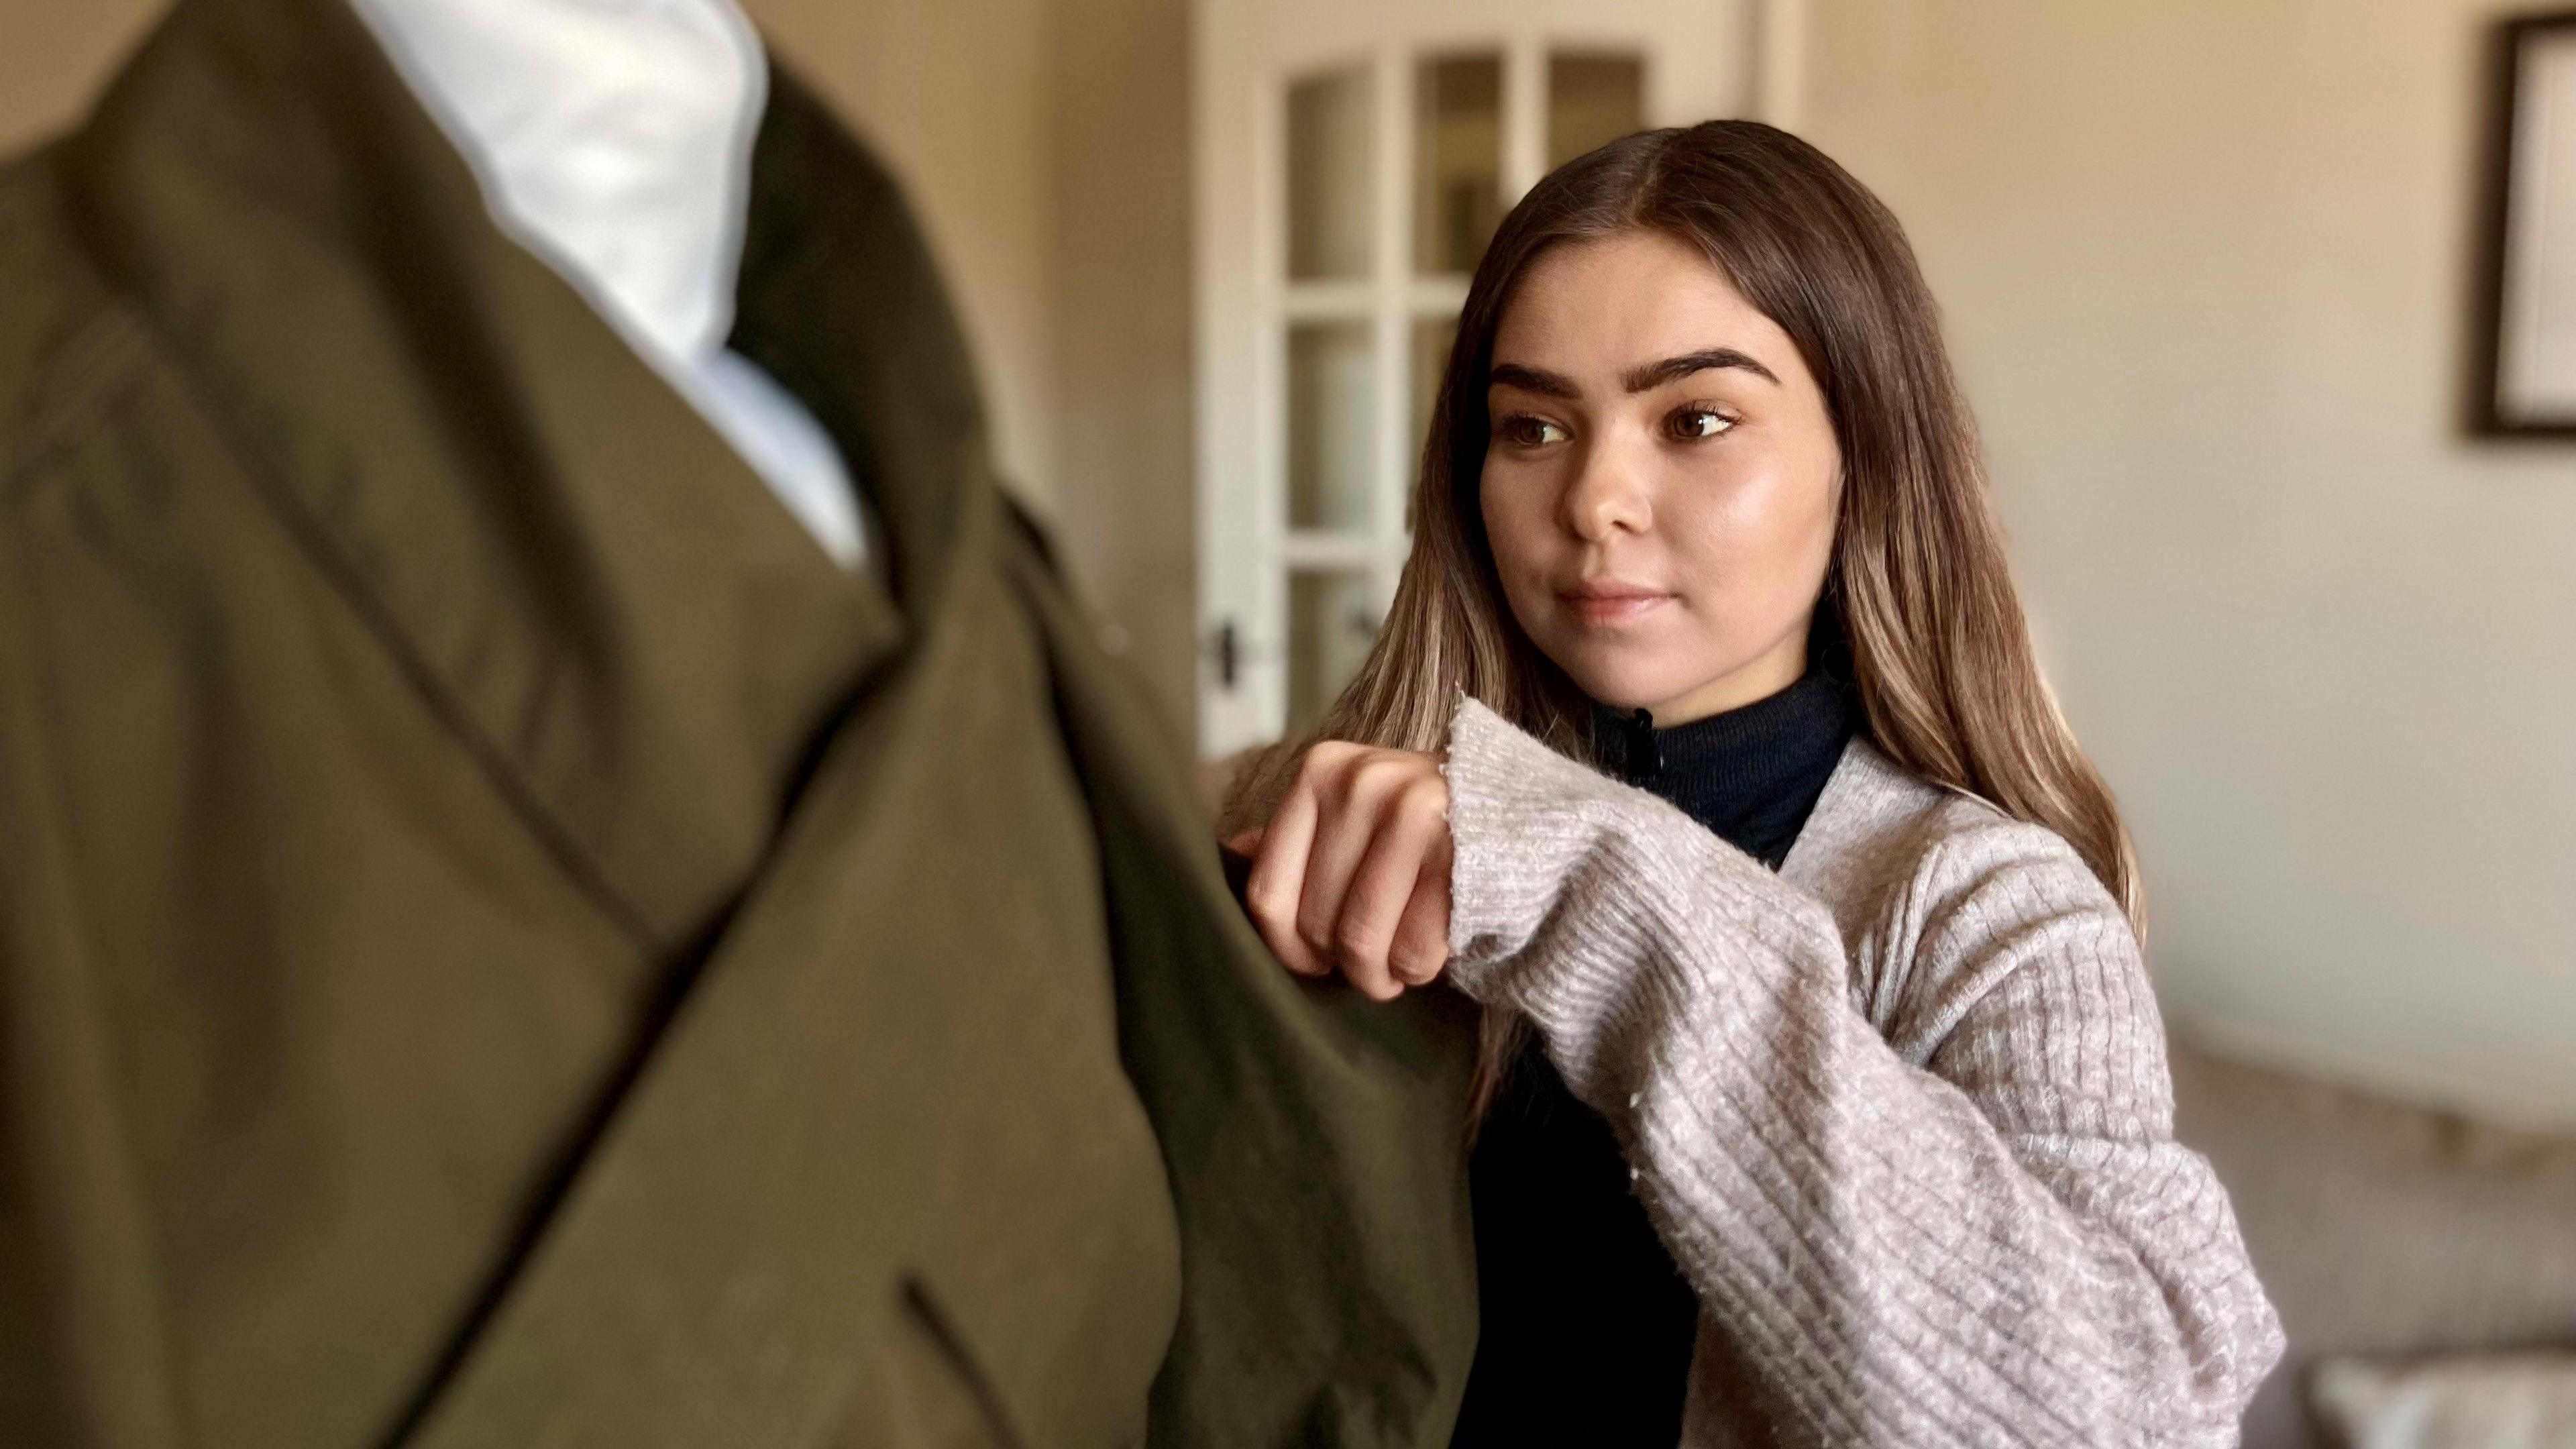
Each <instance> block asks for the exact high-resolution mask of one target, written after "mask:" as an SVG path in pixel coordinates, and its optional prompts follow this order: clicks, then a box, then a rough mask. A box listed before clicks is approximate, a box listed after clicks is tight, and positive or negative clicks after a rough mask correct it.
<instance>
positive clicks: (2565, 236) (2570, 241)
mask: <svg viewBox="0 0 2576 1449" xmlns="http://www.w3.org/2000/svg"><path fill="white" fill-rule="evenodd" d="M2492 85H2493V92H2492V99H2493V111H2492V117H2493V119H2492V128H2493V129H2492V131H2491V133H2490V140H2489V160H2488V168H2489V173H2488V174H2489V184H2488V205H2487V218H2486V220H2487V227H2486V247H2485V257H2484V267H2483V276H2482V279H2481V280H2482V286H2481V289H2480V290H2481V293H2482V295H2481V297H2480V303H2481V310H2482V312H2483V314H2484V315H2483V317H2482V319H2481V320H2482V322H2483V324H2484V325H2483V327H2482V328H2481V329H2480V330H2481V331H2482V333H2483V334H2484V335H2483V338H2482V342H2483V345H2482V346H2480V347H2479V348H2478V349H2477V350H2476V357H2477V362H2478V366H2477V368H2476V373H2475V376H2474V378H2473V381H2472V390H2471V397H2470V406H2471V415H2472V421H2473V423H2474V425H2475V426H2476V429H2477V431H2479V432H2481V433H2485V434H2489V435H2497V436H2543V437H2566V438H2576V10H2568V11H2560V12H2556V13H2553V14H2546V15H2532V16H2525V17H2522V18H2519V19H2515V20H2509V21H2507V22H2505V24H2504V25H2503V26H2502V27H2501V31H2500V34H2499V37H2498V44H2497V50H2496V58H2495V79H2494V81H2493V83H2492Z"/></svg>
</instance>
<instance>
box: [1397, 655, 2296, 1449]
mask: <svg viewBox="0 0 2576 1449" xmlns="http://www.w3.org/2000/svg"><path fill="white" fill-rule="evenodd" d="M1447 772H1448V777H1449V789H1450V824H1451V829H1452V832H1453V834H1454V837H1455V841H1456V860H1455V865H1454V867H1453V870H1454V876H1453V905H1452V915H1451V918H1450V928H1449V929H1450V943H1451V948H1452V951H1453V959H1452V962H1451V965H1450V968H1449V969H1450V972H1451V976H1452V979H1453V980H1454V981H1455V983H1456V984H1457V985H1458V986H1459V988H1460V989H1462V990H1464V991H1465V992H1467V994H1469V995H1470V996H1472V997H1475V998H1476V999H1477V1000H1479V1001H1482V1002H1484V1003H1486V1004H1488V1005H1491V1006H1499V1007H1503V1008H1507V1009H1509V1010H1513V1011H1517V1012H1520V1013H1522V1014H1523V1015H1525V1016H1527V1017H1528V1018H1529V1019H1530V1020H1531V1022H1533V1023H1534V1024H1535V1025H1536V1026H1537V1028H1538V1029H1539V1031H1540V1033H1541V1034H1542V1035H1543V1036H1544V1037H1545V1038H1546V1041H1547V1046H1548V1050H1549V1052H1550V1054H1551V1055H1552V1056H1553V1058H1554V1059H1555V1061H1556V1064H1557V1066H1558V1069H1559V1070H1560V1071H1562V1072H1563V1073H1564V1076H1565V1080H1566V1082H1567V1084H1568V1085H1569V1086H1570V1087H1572V1089H1573V1090H1574V1092H1575V1094H1576V1095H1577V1096H1579V1097H1581V1098H1582V1099H1583V1100H1584V1101H1585V1102H1587V1103H1589V1104H1591V1105H1592V1106H1593V1107H1595V1108H1597V1109H1599V1110H1600V1111H1601V1112H1602V1113H1604V1114H1605V1115H1606V1116H1607V1117H1608V1118H1609V1120H1610V1122H1611V1125H1612V1127H1613V1129H1614V1130H1615V1131H1616V1132H1617V1133H1618V1136H1619V1139H1620V1142H1621V1145H1622V1147H1623V1149H1624V1150H1625V1151H1626V1153H1627V1156H1628V1161H1629V1163H1630V1164H1631V1169H1630V1172H1631V1176H1632V1177H1634V1178H1635V1179H1636V1186H1637V1190H1638V1192H1639V1193H1640V1195H1641V1196H1642V1197H1643V1198H1644V1200H1645V1204H1646V1208H1647V1211H1648V1213H1649V1214H1650V1215H1651V1216H1652V1217H1653V1219H1654V1222H1655V1225H1656V1229H1657V1231H1658V1232H1659V1233H1660V1234H1661V1235H1662V1237H1663V1240H1664V1244H1665V1246H1666V1247H1667V1248H1668V1249H1670V1250H1671V1252H1672V1255H1673V1258H1674V1261H1675V1262H1677V1263H1679V1264H1680V1265H1681V1267H1682V1270H1683V1271H1684V1272H1685V1273H1686V1274H1687V1275H1688V1276H1689V1278H1690V1280H1691V1283H1692V1284H1693V1286H1694V1287H1696V1288H1697V1290H1698V1293H1699V1299H1700V1305H1701V1329H1700V1342H1699V1350H1698V1354H1697V1357H1696V1360H1695V1362H1694V1364H1693V1367H1692V1383H1691V1387H1690V1398H1689V1408H1688V1410H1687V1412H1686V1416H1685V1422H1684V1429H1683V1442H1684V1443H1685V1444H1687V1445H1693V1446H1701V1445H1727V1444H1767V1443H1785V1444H1834V1445H1906V1446H1934V1445H1971V1444H1973V1445H1988V1444H2034V1445H2035V1444H2046V1445H2087V1446H2092V1445H2126V1444H2141V1445H2143V1444H2154V1445H2227V1444H2234V1443H2235V1442H2236V1438H2237V1429H2236V1424H2237V1416H2238V1415H2239V1413H2240V1412H2241V1411H2242V1410H2243V1408H2244V1406H2245V1401H2246V1399H2247V1398H2248V1397H2249V1396H2251V1395H2252V1393H2253V1391H2254V1388H2255V1385H2256V1384H2257V1383H2259V1382H2260V1381H2261V1379H2262V1378H2263V1375H2264V1374H2265V1373H2266V1372H2268V1371H2269V1370H2270V1368H2271V1367H2272V1364H2273V1363H2274V1361H2275V1360H2276V1359H2278V1358H2279V1356H2280V1352H2281V1331H2280V1326H2279V1323H2278V1321H2277V1320H2276V1319H2275V1318H2274V1316H2273V1313H2272V1308H2271V1305H2270V1303H2268V1302H2267V1301H2266V1300H2265V1298H2264V1296H2263V1290H2262V1287H2261V1285H2260V1284H2258V1283H2257V1282H2256V1281H2255V1279H2254V1274H2253V1271H2252V1269H2251V1268H2250V1267H2249V1266H2248V1265H2247V1263H2246V1260H2245V1250H2244V1247H2243V1244H2242V1243H2241V1242H2240V1241H2239V1239H2238V1237H2237V1232H2236V1222H2235V1216H2234V1214H2233V1213H2232V1212H2231V1211H2230V1209H2229V1207H2228V1204H2227V1196H2226V1193H2225V1192H2224V1191H2223V1190H2222V1189H2221V1188H2220V1186H2219V1184H2218V1181H2217V1179H2216V1178H2215V1177H2213V1176H2212V1175H2211V1173H2210V1169H2209V1164H2208V1163H2207V1162H2205V1161H2204V1160H2202V1158H2201V1157H2200V1156H2199V1155H2198V1154H2196V1153H2193V1152H2191V1151H2188V1150H2187V1149H2185V1148H2183V1147H2181V1146H2179V1145H2177V1144H2176V1143H2175V1142H2174V1140H2173V1093H2172V1085H2171V1082H2170V1080H2169V1078H2168V1076H2167V1073H2166V1067H2165V1055H2164V1033H2163V1028H2162V1026H2161V1023H2160V1021H2159V1019H2158V1017H2157V1013H2156V1006H2155V999H2154V996H2153V995H2152V994H2151V992H2150V991H2149V989H2148V985H2147V977H2146V970H2145V967H2144V965H2143V963H2142V962H2141V960H2140V957H2139V953H2138V945H2137V940H2136V937H2135V936H2134V935H2133V934H2132V932H2131V931H2130V929H2129V923H2128V921H2127V919H2126V918H2125V917H2124V916H2123V915H2122V914H2121V912H2120V909H2119V907H2118V906H2117V905H2116V904H2115V903H2114V902H2113V900H2112V899H2111V896H2110V894H2109V893H2108V892H2107V891H2105V890H2104V889H2103V888H2102V886H2101V884H2100V883H2099V882H2098V881H2096V880H2095V879H2094V877H2093V875H2092V873H2091V872H2090V871H2088V870H2087V869H2086V868H2085V866H2084V864H2083V862H2082V861H2081V860H2080V859H2079V858H2078V857H2077V856H2076V854H2075V852H2074V850H2073V849H2072V848H2071V847H2069V846H2068V845H2067V844H2066V842H2065V841H2064V840H2062V839H2060V838H2059V837H2058V836H2056V835H2054V834H2052V833H2051V832H2049V831H2047V830H2045V829H2042V828H2039V827H2037V826H2032V825H2024V824H2020V823H2018V822H2015V821H2012V820H2009V819H2006V818H2005V817H2004V816H2002V815H2000V814H1999V813H1997V812H1996V811H1994V810H1993V809H1991V808H1989V807H1988V806H1986V805H1983V804H1981V803H1979V802H1977V801H1974V800H1971V799H1967V798H1965V797H1962V796H1958V795H1953V794H1949V793H1946V792H1944V791H1941V790H1939V789H1936V788H1934V787H1932V786H1929V785H1926V784H1924V783H1922V782H1921V781H1918V780H1916V779H1914V778H1913V777H1911V776H1909V775H1907V774H1906V773H1904V772H1903V771H1902V770H1901V769H1899V768H1898V767H1897V766H1896V765H1894V764H1893V763H1891V762H1890V761H1889V760H1888V759H1887V758H1886V757H1885V756H1884V755H1882V754H1880V753H1879V752H1878V751H1877V750H1875V749H1873V748H1871V747H1870V746H1869V745H1868V744H1867V743H1866V742H1862V741H1855V742H1854V743H1853V744H1852V745H1851V746H1850V748H1849V750H1848V751H1847V752H1846V754H1845V755H1844V757H1843V761H1842V763H1841V765H1840V766H1838V767H1837V768H1836V770H1835V772H1834V775H1833V777H1832V779H1831V780H1830V781H1829V782H1828V783H1827V785H1826V787H1825V791H1824V795H1823V797H1822V798H1821V799H1820V800H1819V801H1818V802H1817V804H1816V808H1815V812H1814V814H1813V815H1812V816H1810V817H1809V819H1808V821H1807V825H1806V828H1805V830H1804V831H1803V832H1802V833H1801V834H1800V835H1799V837H1798V841H1797V844H1796V846H1795V847H1794V848H1793V849H1792V850H1791V851H1790V853H1789V857H1788V860H1787V862H1786V863H1785V864H1784V865H1783V866H1782V868H1781V870H1780V872H1779V873H1778V874H1777V875H1774V874H1773V873H1772V872H1771V871H1769V870H1766V869H1764V868H1763V867H1762V866H1761V865H1759V864H1758V863H1756V862H1755V861H1754V860H1752V859H1751V858H1750V857H1748V856H1746V855H1744V854H1743V853H1742V852H1740V851H1738V850H1736V849H1735V848H1734V847H1732V846H1729V845H1728V844H1726V843H1725V842H1724V841H1722V840H1720V839H1718V838H1717V836H1715V835H1714V834H1712V833H1711V832H1709V831H1708V830H1707V829H1705V828H1703V827H1702V826H1700V825H1699V824H1698V823H1697V822H1695V821H1693V820H1692V819H1690V817H1688V816H1686V815H1684V814H1682V813H1681V812H1680V811H1678V810H1675V809H1673V808H1672V807H1671V806H1669V805H1666V804H1664V803H1663V802H1662V801H1660V800H1657V799H1655V798H1654V797H1653V796H1651V795H1648V794H1646V793H1644V792H1643V791H1639V790H1635V789H1631V788H1629V787H1627V786H1625V785H1622V784H1619V783H1617V782H1616V781H1613V780H1610V779H1608V778H1606V777H1604V776H1602V775H1600V774H1598V773H1596V772H1594V771H1593V770H1590V769H1588V768H1586V767H1585V766H1583V765H1581V764H1578V763H1576V762H1574V761H1572V760H1569V759H1566V758H1565V757H1563V756H1561V755H1559V754H1557V753H1555V752H1554V751H1552V750H1550V749H1548V748H1547V747H1546V746H1544V745H1542V744H1540V743H1539V742H1537V741H1536V740H1534V739H1532V738H1530V737H1529V736H1527V735H1525V734H1523V733H1521V732H1520V731H1518V730H1516V729H1514V728H1513V727H1512V726H1510V725H1509V724H1506V723H1504V722H1503V720H1502V719H1500V718H1499V717H1498V716H1496V715H1495V714H1493V713H1492V712H1491V711H1490V710H1487V709H1486V708H1484V707H1483V706H1482V705H1479V704H1476V703H1474V702H1473V701H1467V702H1464V703H1462V704H1461V706H1460V707H1459V710H1458V714H1457V716H1456V718H1455V720H1454V721H1453V723H1452V725H1451V735H1450V744H1449V758H1448V765H1447ZM1565 1331H1566V1332H1567V1333H1569V1334H1575V1333H1581V1332H1582V1331H1583V1325H1581V1324H1576V1323H1569V1324H1567V1325H1566V1326H1565Z"/></svg>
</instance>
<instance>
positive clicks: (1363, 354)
mask: <svg viewBox="0 0 2576 1449" xmlns="http://www.w3.org/2000/svg"><path fill="white" fill-rule="evenodd" d="M1370 344H1371V339H1370V335H1369V327H1368V324H1367V323H1365V322H1300V323H1297V324H1295V325H1293V326H1291V327H1290V328H1289V329H1288V526H1289V527H1291V528H1323V529H1341V530H1346V531H1349V532H1353V533H1364V532H1366V531H1367V530H1368V526H1369V423H1370V415H1371V412H1372V409H1373V408H1374V406H1375V403H1376V394H1377V358H1376V356H1375V353H1374V351H1373V350H1372V347H1371V345H1370Z"/></svg>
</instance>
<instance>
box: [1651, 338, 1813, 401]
mask: <svg viewBox="0 0 2576 1449" xmlns="http://www.w3.org/2000/svg"><path fill="white" fill-rule="evenodd" d="M1712 367H1736V368H1742V369H1743V370H1744V371H1746V372H1749V373H1752V374H1753V375H1754V376H1755V377H1758V378H1761V379H1762V380H1763V381H1765V382H1768V383H1770V384H1772V385H1773V386H1775V387H1776V386H1778V385H1779V382H1780V379H1779V378H1778V377H1777V376H1775V375H1774V374H1773V373H1772V371H1771V369H1769V368H1767V367H1764V366H1763V365H1762V364H1761V363H1758V362H1756V361H1754V360H1753V359H1752V358H1750V357H1747V356H1745V355H1744V354H1743V353H1741V352H1738V351H1736V350H1735V349H1734V348H1732V347H1706V348H1702V349H1700V350H1699V351H1697V352H1685V353H1683V354H1682V355H1681V356H1679V357H1667V358H1665V359H1664V360H1663V361H1661V362H1649V363H1647V364H1645V365H1644V366H1642V367H1632V368H1629V369H1628V370H1627V371H1626V372H1623V373H1621V374H1619V385H1620V386H1621V387H1624V388H1626V389H1627V390H1628V391H1630V392H1632V393H1634V392H1651V391H1653V390H1654V389H1656V388H1659V387H1662V386H1663V385H1664V384H1665V383H1668V382H1671V381H1673V380H1675V379H1676V378H1684V377H1688V376H1690V375H1691V374H1692V373H1694V372H1705V371H1707V370H1708V369H1710V368H1712Z"/></svg>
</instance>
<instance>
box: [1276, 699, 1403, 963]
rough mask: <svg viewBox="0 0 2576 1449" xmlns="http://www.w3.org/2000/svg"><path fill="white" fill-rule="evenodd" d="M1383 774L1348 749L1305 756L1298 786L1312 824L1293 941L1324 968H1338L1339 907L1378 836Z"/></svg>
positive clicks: (1327, 747) (1325, 747)
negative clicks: (1310, 805) (1311, 807)
mask: <svg viewBox="0 0 2576 1449" xmlns="http://www.w3.org/2000/svg"><path fill="white" fill-rule="evenodd" d="M1383 753H1385V752H1383V751H1371V752H1368V754H1369V755H1377V754H1383ZM1381 768H1382V767H1381V766H1380V764H1379V762H1378V761H1376V760H1374V759H1371V758H1369V757H1368V755H1364V754H1362V753H1360V752H1359V751H1357V750H1355V749H1353V748H1352V747H1351V746H1348V745H1341V746H1335V745H1331V744H1322V745H1317V746H1316V747H1315V748H1314V749H1313V750H1312V751H1311V752H1309V753H1308V754H1307V756H1306V768H1305V769H1304V771H1302V772H1301V775H1300V778H1299V781H1298V784H1299V787H1300V788H1301V789H1310V790H1312V792H1313V794H1314V798H1315V803H1316V818H1315V840H1314V844H1313V845H1311V846H1309V847H1308V848H1307V852H1306V888H1305V893H1304V895H1303V896H1301V897H1300V898H1299V900H1298V902H1297V938H1298V940H1300V941H1302V942H1303V943H1304V944H1305V946H1306V949H1307V950H1309V951H1311V952H1313V953H1314V955H1315V959H1316V960H1318V961H1321V962H1323V963H1325V965H1327V966H1340V965H1341V964H1342V961H1341V952H1340V944H1341V943H1340V935H1339V932H1340V928H1341V919H1342V903H1343V900H1344V898H1345V897H1346V896H1348V895H1349V893H1350V888H1351V880H1352V878H1353V877H1354V876H1355V875H1357V874H1358V872H1359V868H1360V862H1361V861H1362V860H1364V859H1366V858H1367V856H1368V851H1369V845H1370V843H1371V841H1372V840H1373V839H1374V838H1375V836H1376V833H1377V826H1378V816H1379V811H1380V810H1381V808H1382V807H1383V804H1384V793H1385V792H1384V786H1385V784H1386V779H1385V777H1384V775H1383V774H1382V773H1381ZM1344 974H1346V975H1347V974H1348V972H1347V971H1346V972H1345V973H1344Z"/></svg>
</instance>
